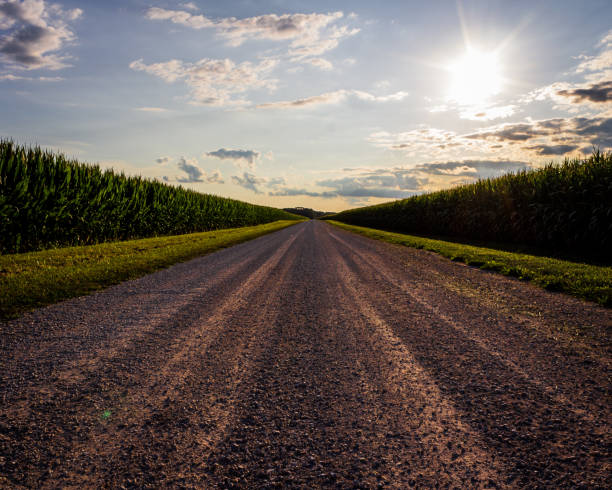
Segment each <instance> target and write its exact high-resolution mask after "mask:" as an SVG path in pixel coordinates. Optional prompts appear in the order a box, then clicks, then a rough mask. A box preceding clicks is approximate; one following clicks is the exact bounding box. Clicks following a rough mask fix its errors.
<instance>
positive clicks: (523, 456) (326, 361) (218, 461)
mask: <svg viewBox="0 0 612 490" xmlns="http://www.w3.org/2000/svg"><path fill="white" fill-rule="evenodd" d="M611 327H612V311H611V310H606V309H603V308H601V307H598V306H596V305H594V304H591V303H586V302H582V301H579V300H576V299H573V298H570V297H567V296H564V295H561V294H558V293H551V292H547V291H544V290H541V289H538V288H536V287H534V286H532V285H530V284H528V283H524V282H521V281H518V280H515V279H512V278H507V277H504V276H500V275H496V274H492V273H488V272H483V271H481V270H478V269H475V268H472V267H468V266H464V265H462V264H457V263H454V262H451V261H448V260H446V259H443V258H441V257H439V256H437V255H435V254H432V253H429V252H424V251H421V250H413V249H408V248H405V247H399V246H394V245H389V244H386V243H382V242H377V241H373V240H370V239H367V238H364V237H361V236H358V235H354V234H350V233H348V232H345V231H342V230H339V229H337V228H333V227H332V226H330V225H328V224H326V223H323V222H318V221H309V222H305V223H303V224H299V225H296V226H293V227H290V228H287V229H284V230H281V231H279V232H276V233H273V234H270V235H265V236H263V237H260V238H258V239H255V240H252V241H250V242H246V243H243V244H240V245H237V246H234V247H231V248H228V249H225V250H222V251H219V252H216V253H214V254H210V255H207V256H205V257H201V258H198V259H195V260H192V261H189V262H186V263H182V264H178V265H175V266H173V267H171V268H169V269H166V270H163V271H159V272H157V273H155V274H151V275H148V276H145V277H143V278H140V279H137V280H134V281H128V282H125V283H122V284H120V285H117V286H114V287H112V288H109V289H107V290H105V291H102V292H98V293H95V294H92V295H90V296H85V297H82V298H77V299H73V300H69V301H65V302H62V303H59V304H57V305H53V306H50V307H47V308H43V309H40V310H37V311H34V312H32V313H30V314H27V315H24V316H23V317H21V318H20V319H17V320H13V321H10V322H3V323H0V330H1V334H0V354H1V357H0V486H1V487H11V488H13V487H17V488H18V487H27V488H57V487H70V486H72V487H99V488H159V487H169V486H171V487H181V488H202V487H206V488H210V487H213V488H214V487H217V488H287V487H295V488H315V487H327V488H380V487H384V488H410V487H419V488H423V487H455V488H465V487H482V488H487V487H490V488H494V487H549V488H563V487H571V488H576V487H580V486H583V487H585V488H587V487H588V488H597V487H602V488H603V487H608V485H609V483H610V475H611V470H612V468H611V457H610V447H611V443H612V440H611V439H612V438H611V437H610V433H611V430H610V421H611V420H612V417H611V411H610V406H611V404H610V361H611V358H612V356H611V355H610V354H611V346H610V331H611Z"/></svg>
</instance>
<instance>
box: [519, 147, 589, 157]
mask: <svg viewBox="0 0 612 490" xmlns="http://www.w3.org/2000/svg"><path fill="white" fill-rule="evenodd" d="M576 148H578V146H577V145H533V146H528V147H527V149H528V150H533V151H535V152H536V153H538V154H539V155H564V154H565V153H569V152H571V151H574V150H575V149H576Z"/></svg>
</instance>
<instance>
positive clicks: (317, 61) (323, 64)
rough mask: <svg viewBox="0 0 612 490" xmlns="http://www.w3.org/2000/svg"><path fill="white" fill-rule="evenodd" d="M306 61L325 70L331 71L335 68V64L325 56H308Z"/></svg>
mask: <svg viewBox="0 0 612 490" xmlns="http://www.w3.org/2000/svg"><path fill="white" fill-rule="evenodd" d="M304 62H305V63H308V64H310V65H312V66H315V67H317V68H320V69H321V70H324V71H330V70H332V69H333V68H334V65H333V64H332V63H331V62H330V61H328V60H326V59H325V58H308V59H306V60H304Z"/></svg>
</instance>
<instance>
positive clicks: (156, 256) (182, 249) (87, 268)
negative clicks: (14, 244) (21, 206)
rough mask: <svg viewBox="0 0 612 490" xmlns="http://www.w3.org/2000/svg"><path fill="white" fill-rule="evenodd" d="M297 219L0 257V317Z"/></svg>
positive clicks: (87, 289) (195, 254)
mask: <svg viewBox="0 0 612 490" xmlns="http://www.w3.org/2000/svg"><path fill="white" fill-rule="evenodd" d="M300 222H301V221H289V220H281V221H274V222H272V223H267V224H263V225H257V226H248V227H243V228H229V229H225V230H215V231H208V232H203V233H190V234H186V235H174V236H166V237H155V238H145V239H140V240H129V241H122V242H111V243H101V244H97V245H88V246H81V247H65V248H57V249H51V250H43V251H40V252H29V253H23V254H11V255H0V318H2V319H8V318H14V317H16V316H18V315H19V314H20V313H23V312H25V311H28V310H31V309H34V308H37V307H40V306H44V305H48V304H51V303H56V302H58V301H61V300H64V299H67V298H72V297H75V296H81V295H84V294H87V293H90V292H92V291H95V290H99V289H103V288H105V287H108V286H111V285H113V284H117V283H119V282H121V281H125V280H128V279H134V278H136V277H139V276H143V275H145V274H148V273H150V272H153V271H156V270H158V269H162V268H164V267H168V266H170V265H172V264H175V263H177V262H184V261H186V260H189V259H192V258H195V257H198V256H201V255H205V254H208V253H211V252H214V251H216V250H219V249H221V248H225V247H229V246H231V245H236V244H238V243H242V242H245V241H247V240H252V239H253V238H257V237H259V236H261V235H265V234H267V233H271V232H274V231H278V230H281V229H283V228H286V227H288V226H291V225H294V224H297V223H300Z"/></svg>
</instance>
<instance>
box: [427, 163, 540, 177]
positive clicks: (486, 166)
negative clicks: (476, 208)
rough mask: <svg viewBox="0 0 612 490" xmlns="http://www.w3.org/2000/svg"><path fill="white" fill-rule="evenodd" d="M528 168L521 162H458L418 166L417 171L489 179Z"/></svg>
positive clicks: (526, 164)
mask: <svg viewBox="0 0 612 490" xmlns="http://www.w3.org/2000/svg"><path fill="white" fill-rule="evenodd" d="M526 168H529V164H528V163H526V162H521V161H513V160H462V161H456V162H454V161H451V162H441V163H438V162H436V163H423V164H420V165H417V166H416V167H415V170H419V171H421V172H423V173H425V174H428V175H443V176H453V177H472V178H489V177H495V176H499V175H502V174H505V173H508V172H516V171H518V170H523V169H526Z"/></svg>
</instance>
